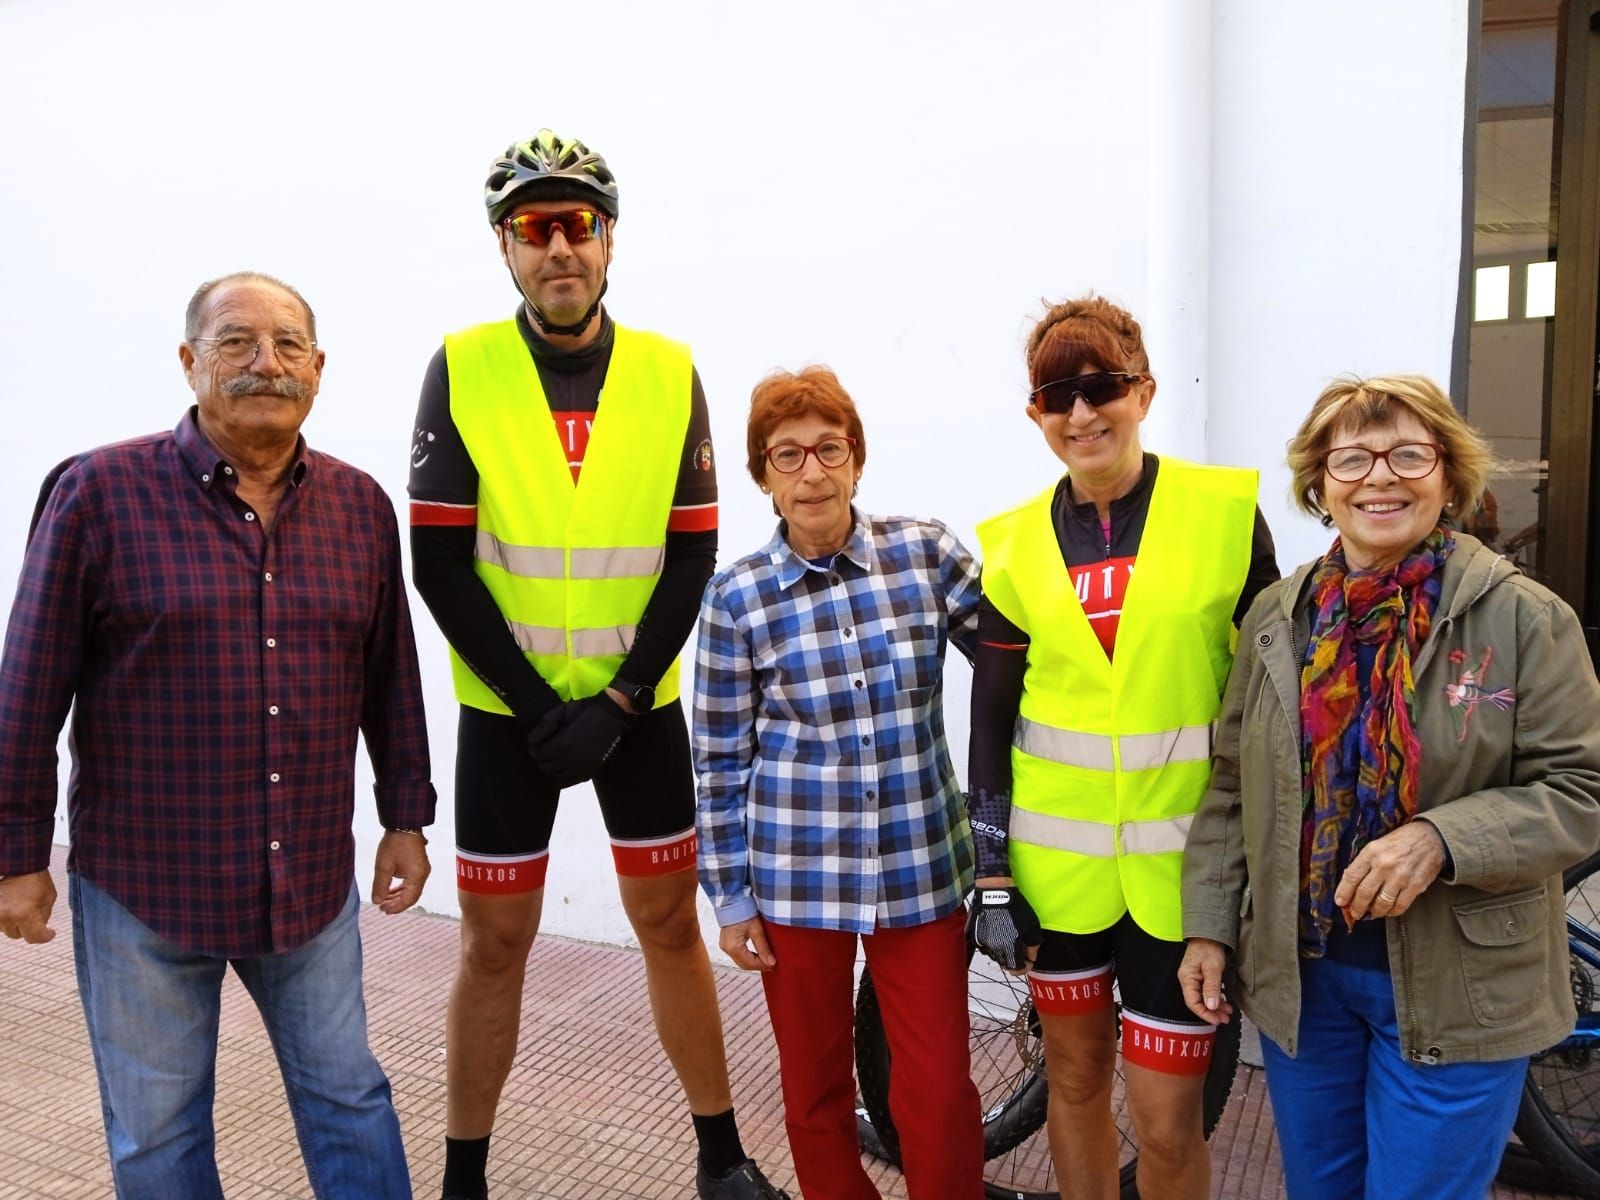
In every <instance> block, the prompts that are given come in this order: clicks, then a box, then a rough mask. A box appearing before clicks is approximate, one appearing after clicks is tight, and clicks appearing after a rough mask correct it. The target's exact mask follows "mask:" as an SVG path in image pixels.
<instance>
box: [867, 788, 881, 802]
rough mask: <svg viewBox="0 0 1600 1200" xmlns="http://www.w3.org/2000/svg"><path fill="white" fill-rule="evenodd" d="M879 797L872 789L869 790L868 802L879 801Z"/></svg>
mask: <svg viewBox="0 0 1600 1200" xmlns="http://www.w3.org/2000/svg"><path fill="white" fill-rule="evenodd" d="M877 797H878V793H877V792H875V791H873V790H872V789H871V788H868V789H867V799H868V800H875V799H877Z"/></svg>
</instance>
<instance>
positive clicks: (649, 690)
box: [611, 679, 656, 716]
mask: <svg viewBox="0 0 1600 1200" xmlns="http://www.w3.org/2000/svg"><path fill="white" fill-rule="evenodd" d="M611 686H612V687H614V688H616V689H617V691H619V692H621V693H622V694H623V695H624V696H626V697H627V698H628V702H629V703H630V704H632V705H633V711H634V712H635V713H636V714H637V715H639V716H643V715H644V714H645V713H647V712H649V711H650V710H651V709H652V708H654V707H655V706H656V689H655V688H653V687H651V686H650V685H649V684H648V683H629V682H628V681H627V680H626V679H613V680H612V681H611Z"/></svg>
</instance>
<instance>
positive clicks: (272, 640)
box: [267, 638, 278, 650]
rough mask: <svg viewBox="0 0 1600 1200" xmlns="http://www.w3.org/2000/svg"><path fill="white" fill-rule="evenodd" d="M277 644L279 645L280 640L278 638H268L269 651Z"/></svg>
mask: <svg viewBox="0 0 1600 1200" xmlns="http://www.w3.org/2000/svg"><path fill="white" fill-rule="evenodd" d="M277 644H278V639H277V638H268V639H267V649H269V650H270V649H272V647H274V646H276V645H277Z"/></svg>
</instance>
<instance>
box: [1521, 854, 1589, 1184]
mask: <svg viewBox="0 0 1600 1200" xmlns="http://www.w3.org/2000/svg"><path fill="white" fill-rule="evenodd" d="M1596 872H1600V854H1595V855H1592V856H1590V857H1589V858H1587V859H1585V860H1584V861H1583V862H1581V863H1579V864H1578V865H1577V866H1575V867H1571V868H1569V869H1568V870H1567V871H1565V872H1563V874H1562V878H1561V884H1562V888H1563V890H1564V892H1565V893H1566V914H1567V915H1568V916H1570V917H1571V918H1572V919H1574V920H1576V921H1577V922H1578V923H1579V924H1582V925H1584V926H1587V927H1588V928H1589V929H1591V930H1593V931H1595V932H1596V933H1600V877H1596ZM1569 945H1570V942H1569ZM1568 964H1569V966H1568V973H1569V978H1570V979H1571V982H1572V998H1573V1003H1574V1005H1575V1006H1576V1007H1577V1010H1578V1015H1579V1017H1580V1019H1581V1018H1583V1017H1586V1016H1600V971H1597V970H1596V969H1595V968H1594V967H1593V966H1591V965H1590V964H1589V963H1587V962H1585V961H1584V960H1583V959H1582V958H1580V957H1579V956H1578V955H1577V954H1576V953H1574V952H1572V951H1570V950H1569V952H1568ZM1516 1129H1517V1136H1518V1137H1519V1138H1520V1139H1521V1140H1522V1144H1523V1145H1524V1146H1526V1147H1527V1148H1528V1150H1529V1151H1530V1152H1531V1153H1532V1154H1533V1155H1534V1156H1535V1157H1537V1158H1538V1159H1539V1161H1540V1162H1542V1163H1544V1164H1545V1165H1546V1166H1547V1167H1549V1168H1550V1169H1551V1170H1552V1171H1553V1172H1555V1174H1556V1175H1558V1176H1560V1178H1561V1179H1562V1181H1563V1182H1564V1184H1565V1185H1566V1187H1567V1188H1569V1189H1570V1190H1572V1191H1573V1192H1574V1193H1576V1194H1577V1195H1579V1196H1582V1197H1585V1198H1586V1200H1600V1053H1596V1052H1595V1051H1594V1050H1593V1049H1591V1048H1589V1047H1588V1046H1586V1045H1569V1044H1568V1043H1567V1042H1558V1043H1557V1044H1556V1045H1555V1046H1552V1047H1551V1048H1550V1049H1549V1050H1546V1051H1544V1052H1543V1053H1542V1054H1536V1055H1534V1056H1533V1058H1532V1060H1531V1061H1530V1062H1529V1064H1528V1076H1527V1079H1526V1080H1525V1081H1524V1083H1523V1085H1522V1100H1521V1102H1520V1105H1519V1108H1518V1112H1517V1124H1516Z"/></svg>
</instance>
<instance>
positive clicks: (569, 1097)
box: [0, 849, 1564, 1200]
mask: <svg viewBox="0 0 1600 1200" xmlns="http://www.w3.org/2000/svg"><path fill="white" fill-rule="evenodd" d="M64 862H65V853H64V851H61V850H59V849H58V850H57V852H56V856H55V862H54V865H53V869H54V870H55V872H56V874H57V876H58V878H57V881H56V886H57V889H58V891H60V892H61V894H62V895H63V896H65V893H66V888H65V879H64V871H63V867H64ZM56 930H57V935H58V936H57V937H56V939H55V940H54V941H53V942H51V943H49V944H48V945H45V946H25V945H22V944H21V943H16V942H11V941H8V940H0V997H3V1000H4V1005H5V1013H6V1020H5V1022H4V1025H3V1026H0V1130H3V1131H4V1136H3V1137H0V1200H101V1198H103V1197H105V1196H108V1195H110V1194H111V1172H110V1169H109V1168H108V1166H107V1165H106V1160H105V1143H104V1139H103V1134H102V1131H101V1127H100V1105H99V1093H98V1090H97V1088H96V1086H95V1080H94V1069H93V1064H92V1062H91V1059H90V1053H89V1046H88V1039H87V1034H86V1032H85V1030H84V1025H83V1014H82V1010H81V1009H80V1008H79V1006H78V1001H77V994H76V984H75V976H74V971H73V964H72V948H71V942H70V938H71V932H72V931H71V922H70V920H68V919H66V907H65V900H64V899H63V900H62V901H61V903H60V905H59V906H58V909H57V913H56ZM361 932H362V938H363V941H364V944H365V956H366V971H367V978H366V994H367V1010H368V1020H369V1024H370V1028H371V1033H372V1043H373V1048H374V1050H375V1052H376V1053H377V1055H378V1057H379V1059H380V1061H382V1062H383V1064H384V1066H385V1069H386V1070H387V1071H388V1072H389V1076H390V1080H391V1082H392V1084H393V1086H394V1094H395V1106H396V1108H397V1109H398V1111H399V1113H400V1120H401V1127H402V1130H403V1132H404V1135H405V1139H406V1146H407V1149H408V1152H409V1154H410V1157H411V1168H412V1178H413V1182H414V1185H415V1188H416V1194H417V1196H418V1197H420V1198H421V1200H433V1198H434V1197H436V1196H437V1195H438V1194H439V1183H440V1177H441V1174H442V1171H443V1162H442V1158H443V1138H444V1078H445V1073H444V1036H443V1026H444V1009H445V997H446V995H447V992H448V989H449V985H450V979H451V975H452V974H453V972H454V969H455V961H456V952H457V925H456V923H455V922H454V921H451V920H448V919H445V918H441V917H435V916H430V915H427V914H422V913H406V914H404V915H402V916H398V917H384V916H382V915H381V914H379V913H378V912H376V910H374V909H371V908H365V909H363V911H362V914H361ZM717 991H718V995H719V996H720V998H721V1001H722V1013H723V1025H724V1028H725V1030H726V1035H727V1045H728V1055H729V1063H730V1068H731V1075H732V1080H733V1090H734V1103H735V1105H736V1107H737V1110H738V1113H739V1123H740V1130H741V1134H742V1136H743V1139H744V1143H745V1147H746V1149H747V1150H749V1151H750V1152H751V1153H752V1154H754V1155H755V1156H756V1157H757V1159H758V1160H759V1161H760V1162H761V1163H762V1165H763V1167H764V1168H765V1169H766V1171H767V1173H768V1175H769V1176H770V1177H771V1178H772V1180H773V1182H774V1183H775V1184H777V1185H778V1186H779V1187H783V1188H787V1189H788V1190H789V1192H790V1194H791V1195H792V1196H795V1197H796V1200H800V1193H799V1190H798V1188H797V1187H796V1185H795V1181H794V1169H793V1164H792V1162H791V1161H790V1158H789V1153H788V1146H787V1144H786V1142H785V1139H784V1131H783V1104H782V1096H781V1092H780V1089H779V1085H778V1077H777V1050H776V1048H775V1046H774V1045H773V1041H772V1031H771V1028H770V1026H769V1025H768V1024H767V1019H766V1010H765V1006H764V1004H763V1001H762V996H761V985H760V981H759V980H757V979H755V978H753V977H750V976H745V975H741V974H740V973H738V972H736V971H733V970H731V969H730V970H719V971H718V974H717ZM217 1079H218V1088H217V1110H216V1111H217V1130H218V1135H217V1140H218V1160H219V1163H220V1165H221V1169H222V1173H223V1180H224V1184H225V1186H226V1187H227V1189H228V1195H229V1197H230V1200H303V1198H304V1197H305V1196H306V1195H307V1194H308V1188H307V1184H306V1178H305V1171H304V1168H303V1166H302V1165H301V1161H300V1155H299V1149H298V1147H297V1145H296V1142H295V1136H294V1127H293V1123H292V1121H291V1120H290V1118H289V1114H288V1105H287V1102H286V1100H285V1098H284V1094H283V1087H282V1083H281V1081H280V1080H279V1077H278V1070H277V1063H276V1061H275V1059H274V1058H273V1056H272V1050H271V1047H270V1046H269V1044H268V1042H267V1038H266V1034H265V1032H264V1030H263V1029H262V1025H261V1020H260V1017H259V1016H258V1014H257V1013H256V1011H255V1009H254V1006H253V1005H252V1004H251V1002H250V999H249V997H248V995H247V994H246V993H245V992H244V989H243V988H242V987H241V986H240V985H239V983H238V981H237V979H235V978H233V977H232V976H230V977H229V981H228V984H227V985H226V987H225V988H224V992H223V1015H222V1022H221V1026H220V1035H219V1048H218V1056H217ZM1212 1149H1213V1188H1212V1192H1213V1195H1214V1196H1216V1197H1219V1198H1223V1200H1277V1198H1281V1197H1282V1196H1283V1179H1282V1167H1281V1164H1280V1162H1279V1158H1278V1152H1277V1142H1276V1138H1275V1136H1274V1134H1273V1129H1272V1115H1271V1105H1270V1102H1269V1101H1268V1099H1267V1095H1266V1086H1265V1083H1264V1081H1263V1080H1262V1078H1261V1073H1260V1071H1259V1070H1256V1069H1254V1068H1250V1067H1246V1066H1241V1068H1240V1070H1239V1076H1238V1079H1237V1081H1236V1083H1235V1088H1234V1095H1233V1097H1232V1098H1231V1099H1230V1101H1229V1104H1228V1108H1227V1111H1226V1112H1225V1114H1224V1116H1223V1120H1222V1123H1221V1124H1220V1125H1219V1127H1218V1129H1217V1132H1216V1134H1215V1135H1214V1137H1213V1142H1212ZM863 1165H864V1166H865V1167H866V1169H867V1172H868V1174H869V1175H870V1176H871V1177H872V1179H873V1181H874V1182H875V1183H876V1184H877V1186H878V1188H879V1190H880V1191H881V1192H882V1193H883V1195H884V1197H885V1198H886V1200H899V1198H903V1197H904V1196H905V1194H906V1193H905V1184H904V1181H903V1180H902V1179H901V1177H900V1173H899V1172H898V1171H896V1170H895V1169H894V1168H893V1167H891V1166H888V1165H887V1164H884V1163H880V1162H877V1161H875V1160H873V1159H864V1160H863ZM490 1178H491V1185H492V1188H493V1191H494V1195H495V1197H496V1200H520V1198H522V1197H539V1198H541V1200H546V1198H548V1200H600V1198H602V1197H604V1198H606V1200H614V1198H616V1197H636V1198H638V1200H674V1198H679V1197H687V1196H691V1195H692V1194H693V1179H694V1135H693V1130H692V1127H691V1125H690V1123H689V1119H688V1114H687V1112H686V1110H685V1109H684V1106H683V1103H682V1100H681V1095H680V1092H679V1089H678V1085H677V1082H676V1080H675V1079H674V1078H673V1076H672V1072H671V1070H670V1068H669V1067H668V1065H667V1061H666V1058H665V1056H664V1055H663V1054H662V1052H661V1049H660V1047H659V1045H657V1043H656V1040H655V1036H654V1033H653V1029H652V1026H651V1023H650V1016H649V1008H648V1004H647V1001H646V999H645V979H644V967H643V960H642V959H641V957H640V956H639V954H638V952H637V951H636V950H622V949H617V948H614V947H608V946H596V945H591V944H587V943H583V942H572V941H563V940H561V939H558V938H552V937H546V938H542V939H540V941H539V943H538V945H537V947H536V948H535V950H534V953H533V955H532V958H531V960H530V962H529V968H528V977H527V985H526V989H525V995H524V1006H523V1020H522V1029H521V1034H520V1038H519V1042H518V1046H517V1055H516V1060H515V1065H514V1066H513V1068H512V1074H511V1078H510V1080H509V1081H508V1083H507V1087H506V1091H505V1096H504V1100H503V1101H502V1106H501V1119H500V1122H499V1126H498V1128H497V1130H496V1133H495V1141H494V1154H493V1161H492V1163H491V1167H490ZM1494 1196H1495V1198H1496V1200H1564V1198H1559V1197H1551V1196H1548V1195H1546V1194H1541V1193H1534V1192H1529V1191H1526V1190H1520V1189H1516V1188H1512V1187H1509V1186H1500V1187H1497V1189H1496V1191H1495V1193H1494Z"/></svg>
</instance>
